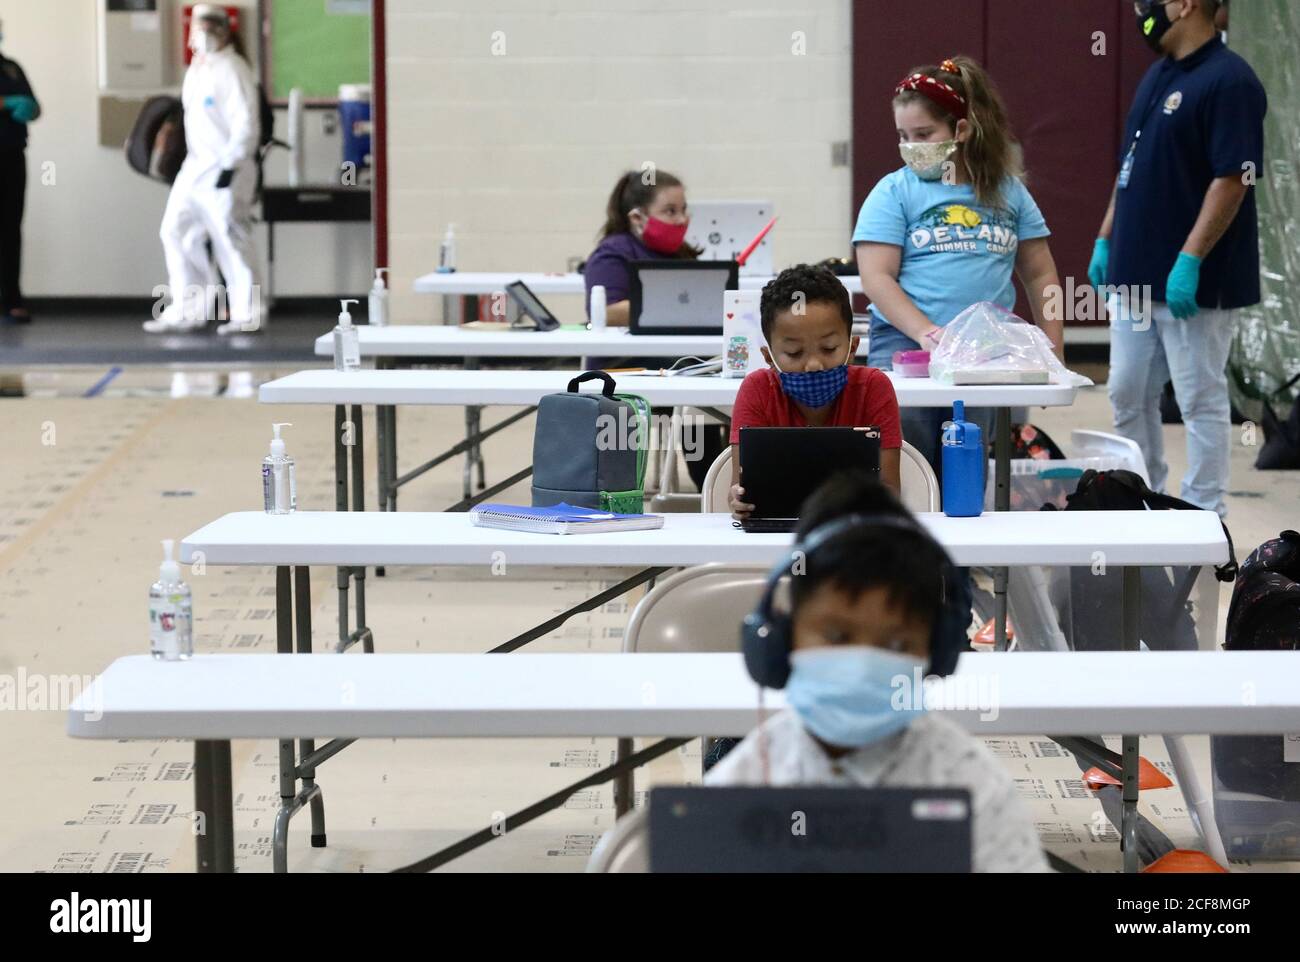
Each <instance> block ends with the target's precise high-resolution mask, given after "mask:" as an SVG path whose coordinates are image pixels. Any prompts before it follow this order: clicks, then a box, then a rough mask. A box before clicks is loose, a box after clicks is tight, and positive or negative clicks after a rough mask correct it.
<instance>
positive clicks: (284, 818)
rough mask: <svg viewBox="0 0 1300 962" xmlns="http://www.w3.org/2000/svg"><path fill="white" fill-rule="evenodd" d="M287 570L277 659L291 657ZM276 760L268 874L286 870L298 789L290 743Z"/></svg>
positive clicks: (279, 574) (283, 570)
mask: <svg viewBox="0 0 1300 962" xmlns="http://www.w3.org/2000/svg"><path fill="white" fill-rule="evenodd" d="M290 570H291V569H290V568H289V567H288V566H287V565H279V566H277V567H276V569H275V650H276V653H277V654H281V655H290V654H293V589H292V588H291V587H290ZM343 610H344V611H346V610H347V609H343ZM279 756H280V807H279V809H277V810H276V813H275V826H274V827H273V828H272V830H271V870H272V871H273V872H277V873H283V872H287V871H288V870H289V819H290V818H292V817H293V813H294V804H293V803H294V798H295V796H296V795H297V788H298V782H297V777H296V772H295V769H296V767H297V766H296V763H295V759H294V754H293V739H291V738H282V739H280V752H279Z"/></svg>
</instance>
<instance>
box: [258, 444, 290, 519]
mask: <svg viewBox="0 0 1300 962" xmlns="http://www.w3.org/2000/svg"><path fill="white" fill-rule="evenodd" d="M291 427H293V425H292V424H290V423H288V422H287V421H285V422H281V423H280V424H272V425H271V429H272V430H273V431H274V432H275V437H274V438H272V439H271V453H270V454H268V455H267V456H266V457H265V458H263V459H262V501H263V504H264V505H265V507H266V513H267V514H291V513H292V512H294V511H296V510H297V509H298V489H297V484H296V483H295V481H294V476H293V458H291V457H289V456H288V455H287V454H285V453H284V441H282V440H280V428H291Z"/></svg>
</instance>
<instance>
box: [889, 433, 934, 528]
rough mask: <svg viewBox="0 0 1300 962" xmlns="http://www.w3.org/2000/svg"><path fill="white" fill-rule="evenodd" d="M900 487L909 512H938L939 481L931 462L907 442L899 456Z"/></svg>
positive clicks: (904, 443)
mask: <svg viewBox="0 0 1300 962" xmlns="http://www.w3.org/2000/svg"><path fill="white" fill-rule="evenodd" d="M898 479H899V486H900V487H901V489H902V495H903V504H904V505H905V506H906V507H907V510H908V511H911V512H913V513H917V512H920V511H938V510H939V508H940V499H939V479H938V478H937V477H935V475H934V468H932V467H930V462H929V461H927V460H925V458H924V457H922V456H921V452H920V451H918V450H917V449H916V448H914V447H912V446H911V445H910V444H908V443H907V442H906V441H904V442H903V449H902V451H901V453H900V455H899V469H898Z"/></svg>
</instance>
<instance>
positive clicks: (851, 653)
mask: <svg viewBox="0 0 1300 962" xmlns="http://www.w3.org/2000/svg"><path fill="white" fill-rule="evenodd" d="M924 672H925V662H924V661H923V660H922V659H920V658H916V657H914V656H912V655H904V654H900V653H898V652H893V651H885V650H884V649H883V648H871V647H867V646H862V645H851V646H850V645H844V646H834V647H827V648H809V649H805V650H803V651H796V652H793V653H792V654H791V656H790V680H789V681H788V682H786V686H785V700H786V702H787V703H788V704H789V705H790V707H791V708H793V709H794V710H795V712H796V713H797V714H798V715H799V718H800V720H801V721H802V722H803V724H804V727H805V728H807V729H808V730H809V731H810V732H812V733H813V734H814V735H816V736H817V737H818V738H820V739H821V740H822V741H824V742H826V743H827V744H829V745H839V746H841V747H843V748H861V747H863V746H865V745H870V744H872V743H873V742H877V741H880V740H881V739H883V738H888V737H889V736H890V735H893V734H895V733H896V732H900V731H902V730H903V729H904V728H906V727H907V726H908V725H910V724H911V723H912V722H913V721H915V720H916V718H917V717H918V716H919V715H920V714H921V712H922V711H924V710H925V708H924V692H923V691H922V689H921V687H920V685H919V684H918V682H919V681H920V679H921V678H922V676H923V674H924Z"/></svg>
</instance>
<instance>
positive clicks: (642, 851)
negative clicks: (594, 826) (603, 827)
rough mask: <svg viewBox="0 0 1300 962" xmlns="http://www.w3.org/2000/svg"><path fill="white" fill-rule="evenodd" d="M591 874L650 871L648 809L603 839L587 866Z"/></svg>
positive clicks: (621, 822) (620, 823)
mask: <svg viewBox="0 0 1300 962" xmlns="http://www.w3.org/2000/svg"><path fill="white" fill-rule="evenodd" d="M587 871H588V872H648V871H650V834H649V831H648V825H647V818H646V810H645V809H644V808H641V809H637V810H636V811H634V812H628V813H627V814H626V815H624V816H623V817H622V818H620V819H619V820H618V821H617V822H615V823H614V827H613V828H611V829H610V830H609V831H608V832H606V833H605V834H604V835H602V836H601V837H600V840H599V841H597V842H596V847H595V848H594V849H592V852H591V858H590V859H589V860H588V862H587Z"/></svg>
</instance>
